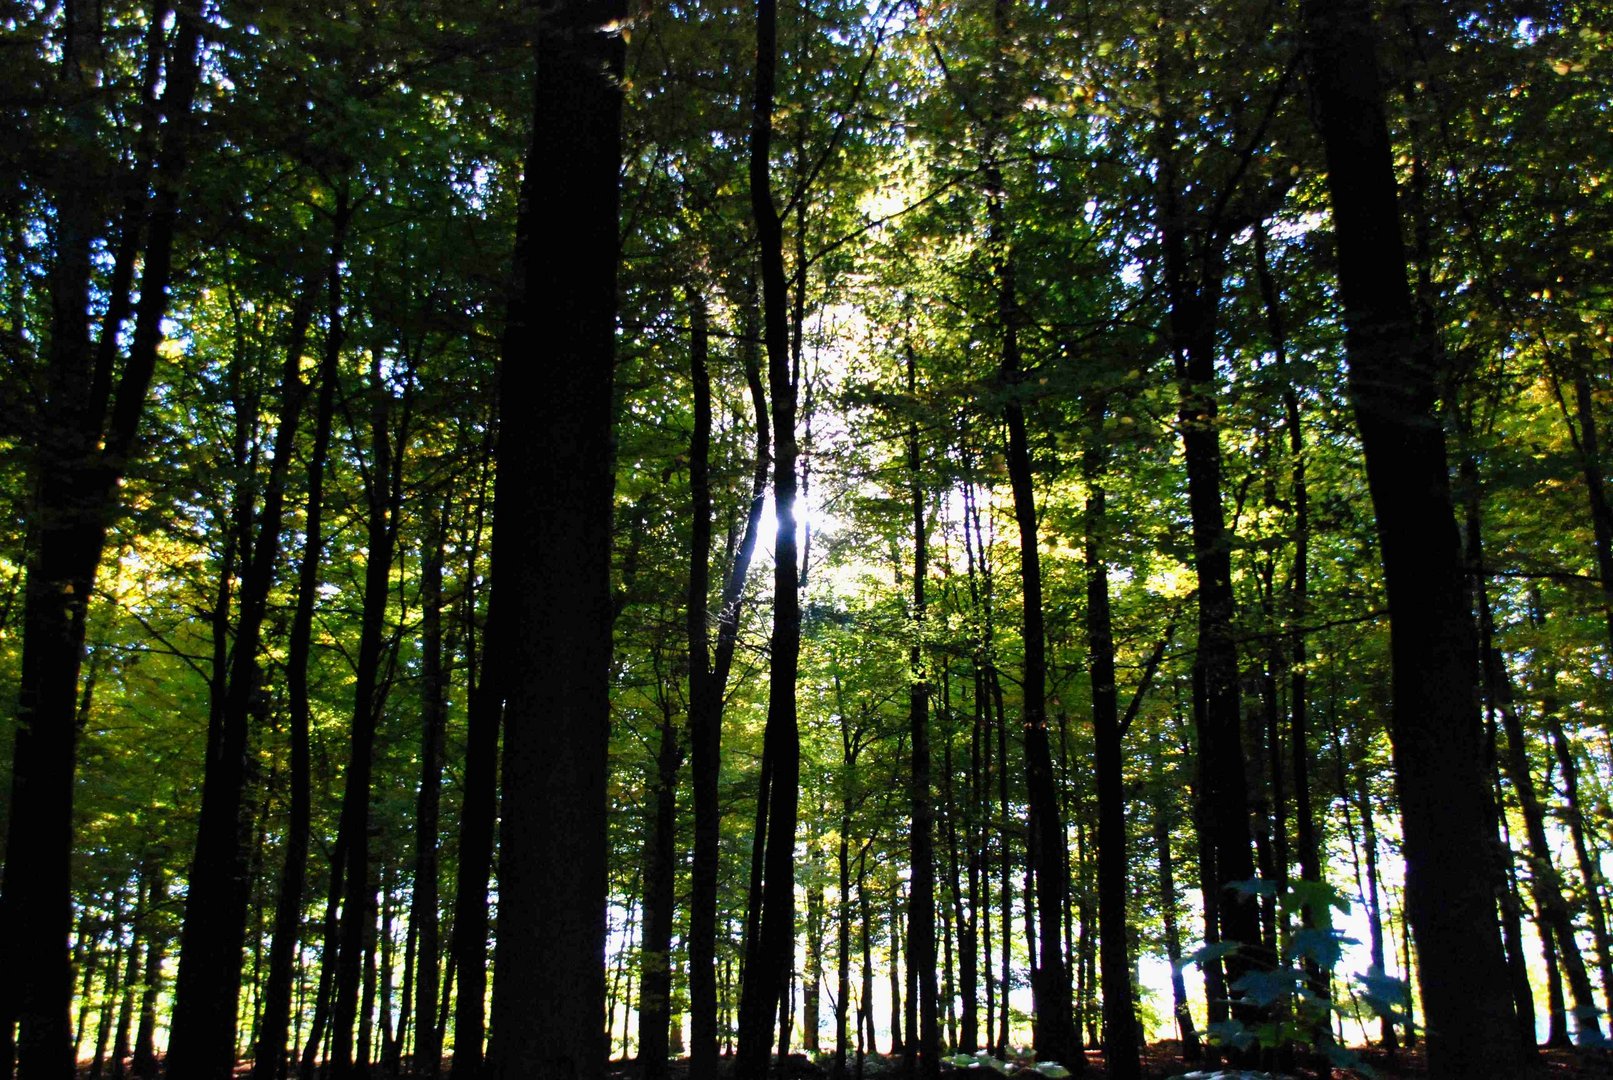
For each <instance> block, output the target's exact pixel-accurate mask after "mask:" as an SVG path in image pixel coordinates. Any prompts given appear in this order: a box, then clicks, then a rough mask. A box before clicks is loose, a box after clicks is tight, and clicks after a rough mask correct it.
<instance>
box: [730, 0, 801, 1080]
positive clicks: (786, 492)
mask: <svg viewBox="0 0 1613 1080" xmlns="http://www.w3.org/2000/svg"><path fill="white" fill-rule="evenodd" d="M777 63H778V12H777V9H776V5H775V3H774V0H758V2H757V6H756V84H755V97H754V100H753V103H752V110H751V134H750V197H751V213H752V217H753V218H754V220H755V225H756V233H757V240H758V242H759V244H760V249H761V269H762V324H763V331H762V337H763V341H764V342H765V345H766V350H767V372H768V384H769V389H770V390H771V393H772V420H773V506H774V516H775V517H776V518H777V521H778V527H777V533H776V536H775V540H774V546H773V632H772V637H771V640H770V642H769V671H768V697H767V727H766V729H765V732H764V735H763V750H762V754H763V757H764V759H765V761H764V768H765V769H766V770H768V776H767V778H766V779H767V787H768V792H767V798H768V806H767V847H766V854H765V858H764V864H763V870H762V872H763V878H762V887H761V900H760V921H759V924H758V927H757V933H756V934H755V936H754V937H753V939H752V940H751V942H749V943H748V944H749V945H750V946H753V948H752V949H751V950H750V955H749V956H748V957H747V961H746V964H745V986H744V990H743V993H742V995H741V998H740V1005H739V1055H738V1060H737V1061H736V1062H735V1074H736V1076H738V1077H740V1078H741V1080H760V1078H761V1077H763V1076H765V1075H766V1073H767V1065H768V1058H769V1056H770V1053H771V1050H772V1039H773V1020H774V1018H775V1017H776V1016H777V1012H776V1011H775V1010H776V1009H777V1007H778V1003H779V1000H780V998H781V997H782V995H783V991H784V989H785V987H786V985H787V980H788V979H789V973H790V969H791V967H792V964H791V959H792V956H793V953H794V940H795V824H796V821H795V818H796V805H797V802H798V800H799V798H800V791H799V783H800V770H801V736H800V730H799V728H798V726H797V722H796V710H795V683H796V675H797V671H798V668H799V665H800V651H801V610H800V595H799V593H798V591H797V590H798V576H797V575H798V566H797V560H798V558H799V553H798V551H797V547H796V516H795V513H796V506H795V500H796V476H795V468H796V457H797V446H796V437H795V412H796V385H795V381H794V373H793V372H792V371H791V367H790V349H789V325H788V317H787V313H788V303H789V298H788V285H787V284H786V281H785V277H784V237H783V230H782V227H781V224H780V221H779V215H778V210H777V208H776V207H775V206H774V204H773V192H772V187H771V160H770V155H771V146H772V127H773V94H774V85H775V81H776V68H777Z"/></svg>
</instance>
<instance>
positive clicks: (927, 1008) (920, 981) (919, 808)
mask: <svg viewBox="0 0 1613 1080" xmlns="http://www.w3.org/2000/svg"><path fill="white" fill-rule="evenodd" d="M907 392H908V394H909V396H911V397H913V398H915V399H916V398H917V395H918V368H917V364H916V360H915V357H914V354H913V348H912V346H911V345H909V346H908V349H907ZM920 454H921V448H920V446H919V429H918V422H917V421H916V420H915V421H913V422H912V423H910V424H909V425H908V429H907V470H908V485H909V495H910V498H911V502H912V513H913V519H912V520H913V607H912V620H913V625H912V634H913V643H912V645H911V646H910V647H909V648H908V656H907V659H908V668H909V669H910V671H911V674H910V675H909V679H910V680H911V682H910V684H909V687H908V736H909V738H910V740H911V743H910V745H911V747H912V755H911V762H912V775H911V777H910V778H909V781H908V782H909V784H910V787H909V803H910V807H911V813H912V817H911V822H910V825H909V828H908V841H909V863H908V867H909V869H908V873H909V885H908V915H907V933H908V938H907V967H908V970H909V971H910V972H911V973H912V977H913V979H914V980H915V981H916V983H917V995H916V1000H914V1002H913V1005H914V1007H915V1008H916V1010H917V1020H918V1031H916V1032H915V1031H913V1030H912V1025H909V1031H908V1038H909V1044H908V1048H907V1050H908V1052H907V1065H906V1069H907V1071H908V1072H909V1073H910V1074H914V1075H917V1076H919V1077H922V1078H924V1080H934V1078H935V1077H937V1076H939V1075H940V1070H941V1033H940V1028H939V1025H938V1018H937V1015H936V1012H937V1001H936V984H935V804H934V799H933V797H932V795H931V792H930V785H931V781H930V683H929V678H928V676H929V671H928V669H927V667H926V666H925V662H924V649H923V640H924V629H925V606H926V600H927V598H926V596H925V593H924V589H925V584H926V579H927V578H928V577H929V561H928V559H929V552H928V549H927V546H926V542H927V540H928V532H929V530H928V527H927V524H926V522H925V517H924V483H923V478H922V476H921V475H920V465H921V462H922V459H921V457H920Z"/></svg>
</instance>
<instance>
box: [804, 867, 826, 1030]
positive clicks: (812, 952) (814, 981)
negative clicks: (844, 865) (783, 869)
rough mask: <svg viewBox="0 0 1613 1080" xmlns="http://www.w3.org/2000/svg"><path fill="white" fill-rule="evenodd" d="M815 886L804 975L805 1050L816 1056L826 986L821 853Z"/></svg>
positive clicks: (808, 918)
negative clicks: (822, 991)
mask: <svg viewBox="0 0 1613 1080" xmlns="http://www.w3.org/2000/svg"><path fill="white" fill-rule="evenodd" d="M812 862H813V866H812V884H811V886H810V887H809V888H808V889H807V913H806V935H807V938H806V970H805V971H803V972H802V974H801V1049H802V1050H805V1051H806V1052H807V1053H808V1054H816V1053H818V1051H819V1046H818V1041H819V1040H818V1016H819V1012H820V1005H821V1000H820V999H821V987H822V985H823V933H824V919H825V913H824V907H823V878H822V874H823V867H822V864H821V862H820V861H819V859H818V855H817V852H816V851H814V852H813V853H812Z"/></svg>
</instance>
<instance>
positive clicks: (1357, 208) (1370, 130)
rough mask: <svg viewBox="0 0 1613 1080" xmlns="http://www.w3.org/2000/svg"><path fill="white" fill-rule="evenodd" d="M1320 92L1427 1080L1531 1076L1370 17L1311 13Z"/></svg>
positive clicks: (1468, 632)
mask: <svg viewBox="0 0 1613 1080" xmlns="http://www.w3.org/2000/svg"><path fill="white" fill-rule="evenodd" d="M1305 27H1306V34H1307V40H1308V42H1309V45H1310V51H1311V64H1312V70H1311V93H1312V96H1313V98H1314V100H1315V102H1316V106H1317V115H1318V126H1319V129H1320V132H1321V136H1322V141H1323V146H1324V149H1325V150H1326V154H1327V166H1328V190H1329V193H1330V196H1331V201H1332V206H1333V215H1334V221H1335V236H1336V243H1337V245H1338V254H1339V283H1340V287H1341V290H1342V294H1343V304H1344V316H1345V333H1346V339H1345V340H1346V345H1347V348H1348V350H1349V360H1350V394H1351V399H1352V403H1353V405H1354V408H1355V414H1356V422H1357V425H1358V427H1359V429H1360V433H1361V446H1362V452H1363V454H1364V455H1365V457H1366V464H1367V476H1368V481H1369V484H1370V486H1371V490H1372V501H1373V507H1374V509H1375V510H1376V512H1377V517H1378V537H1379V544H1380V546H1381V548H1382V552H1383V560H1384V577H1385V583H1386V586H1387V589H1388V592H1389V600H1390V605H1391V619H1392V622H1391V647H1392V650H1393V659H1394V668H1393V670H1394V676H1393V677H1394V685H1393V691H1394V714H1393V715H1394V720H1393V727H1394V743H1395V772H1396V783H1397V789H1398V792H1399V795H1400V800H1401V807H1402V813H1403V815H1404V821H1405V830H1406V838H1405V846H1406V864H1407V866H1406V869H1407V883H1406V890H1407V897H1406V899H1407V905H1408V911H1407V914H1408V917H1409V919H1410V922H1411V926H1412V929H1413V932H1414V933H1415V934H1416V936H1417V942H1418V947H1419V955H1420V957H1421V964H1422V985H1423V994H1424V1007H1425V1009H1426V1010H1427V1015H1428V1022H1427V1027H1428V1042H1429V1068H1430V1071H1431V1073H1432V1074H1433V1075H1435V1076H1451V1077H1456V1076H1467V1075H1472V1074H1473V1073H1474V1072H1477V1071H1489V1072H1490V1073H1492V1074H1495V1073H1496V1072H1497V1070H1500V1071H1503V1072H1505V1073H1507V1074H1511V1075H1517V1074H1520V1073H1521V1072H1522V1048H1521V1047H1520V1046H1519V1044H1518V1039H1517V1034H1516V1032H1517V1029H1516V1027H1514V1025H1513V1023H1512V1006H1511V998H1510V995H1509V993H1508V990H1507V984H1506V977H1505V968H1504V963H1503V959H1502V954H1501V943H1500V939H1499V937H1498V935H1497V932H1496V924H1495V917H1494V907H1493V905H1494V900H1493V897H1492V895H1491V890H1490V882H1489V877H1488V875H1487V873H1486V869H1485V867H1486V860H1484V859H1482V858H1473V857H1472V853H1474V852H1482V851H1485V850H1487V849H1488V848H1489V846H1490V845H1491V844H1493V843H1494V842H1495V837H1494V833H1493V831H1492V830H1491V829H1490V827H1489V825H1488V822H1489V812H1488V809H1487V807H1486V804H1487V803H1488V801H1489V793H1488V789H1487V786H1486V783H1485V779H1484V771H1483V765H1482V758H1481V756H1480V747H1479V725H1478V714H1477V708H1476V697H1475V688H1476V680H1475V675H1476V672H1475V666H1474V665H1475V660H1476V658H1477V654H1476V649H1475V642H1474V636H1473V624H1472V614H1471V612H1470V611H1469V610H1468V608H1467V603H1466V600H1465V597H1464V595H1463V588H1462V563H1461V555H1460V551H1459V548H1458V546H1457V537H1456V523H1455V518H1454V504H1453V501H1452V497H1451V492H1450V480H1449V473H1448V471H1447V467H1446V456H1445V439H1444V432H1443V431H1442V430H1441V428H1440V426H1439V422H1438V420H1437V419H1436V418H1435V416H1434V413H1433V405H1434V400H1435V398H1436V396H1437V393H1438V386H1439V380H1438V376H1439V373H1438V371H1437V370H1436V369H1435V363H1434V353H1433V349H1432V344H1431V343H1430V342H1429V341H1427V340H1426V339H1420V338H1419V336H1418V334H1417V333H1416V322H1415V318H1414V315H1413V311H1412V304H1411V293H1410V290H1409V289H1408V287H1407V285H1406V272H1405V256H1404V249H1403V247H1402V245H1401V240H1400V212H1399V208H1398V206H1397V205H1396V197H1395V181H1394V173H1393V169H1392V165H1391V160H1390V158H1391V154H1390V147H1389V137H1388V126H1387V122H1386V120H1385V117H1384V106H1383V92H1382V89H1381V84H1380V82H1379V74H1378V67H1377V61H1376V59H1375V57H1374V55H1373V50H1374V47H1375V39H1374V35H1373V30H1372V23H1371V17H1370V13H1369V10H1368V7H1367V5H1366V4H1364V3H1360V2H1358V0H1351V2H1349V3H1344V4H1339V5H1334V6H1328V5H1324V4H1321V3H1317V2H1314V0H1311V2H1308V3H1307V4H1306V5H1305Z"/></svg>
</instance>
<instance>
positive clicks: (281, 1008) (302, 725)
mask: <svg viewBox="0 0 1613 1080" xmlns="http://www.w3.org/2000/svg"><path fill="white" fill-rule="evenodd" d="M349 213H350V210H349V206H348V200H347V193H346V191H345V189H343V190H340V191H338V192H337V195H336V211H335V214H334V216H333V219H332V236H331V250H330V263H329V265H328V267H327V269H326V276H325V285H326V305H327V306H326V325H325V343H324V349H323V351H322V353H321V355H320V363H319V376H318V377H319V394H318V397H317V399H316V402H315V406H314V443H313V447H312V452H311V454H310V456H309V458H308V503H307V509H306V510H305V512H304V526H303V533H304V536H303V547H302V552H301V555H300V557H299V561H298V565H297V600H296V606H295V607H294V609H293V611H292V616H291V632H290V635H289V637H288V639H287V642H286V689H287V694H288V697H289V699H290V711H291V768H290V775H289V776H288V778H287V784H288V786H289V788H290V803H291V805H290V812H289V814H288V815H287V820H286V836H285V862H284V865H283V867H282V869H281V871H280V885H279V889H278V890H277V892H276V894H275V910H274V938H273V941H272V943H271V944H270V947H269V980H268V984H267V986H266V987H265V988H264V1003H263V1026H262V1030H261V1031H260V1032H259V1034H258V1042H257V1047H256V1050H255V1052H254V1054H253V1059H254V1060H253V1067H252V1073H253V1080H285V1077H286V1075H287V1061H286V1039H287V1030H286V1029H287V1026H288V1023H289V1019H290V1011H291V982H292V975H293V969H294V967H295V965H296V960H297V952H298V943H299V940H300V936H301V930H302V901H303V889H304V887H305V882H304V879H305V877H306V876H307V872H308V829H309V822H310V820H311V815H312V796H311V789H312V784H313V779H312V768H311V759H310V753H309V730H310V719H311V716H312V706H311V705H310V704H309V698H308V662H309V660H310V658H311V654H312V652H313V626H314V600H315V599H316V597H317V596H318V593H319V563H320V560H321V559H322V558H323V555H324V548H325V536H324V512H325V506H324V502H325V498H324V493H325V463H326V459H327V458H328V457H329V456H330V437H331V426H332V421H333V418H334V416H335V411H336V380H337V377H338V364H339V362H340V360H341V352H342V344H343V337H344V335H343V329H342V279H341V263H342V252H343V248H344V245H345V240H346V234H347V223H348V220H349Z"/></svg>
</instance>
